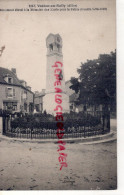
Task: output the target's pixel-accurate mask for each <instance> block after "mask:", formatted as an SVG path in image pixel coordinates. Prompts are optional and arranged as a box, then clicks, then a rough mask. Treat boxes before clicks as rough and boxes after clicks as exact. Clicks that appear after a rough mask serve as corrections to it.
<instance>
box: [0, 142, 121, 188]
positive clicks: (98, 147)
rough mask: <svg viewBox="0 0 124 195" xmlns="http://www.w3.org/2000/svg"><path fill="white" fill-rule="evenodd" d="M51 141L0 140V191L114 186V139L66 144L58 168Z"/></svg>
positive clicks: (54, 145) (55, 148) (56, 154)
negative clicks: (64, 163) (64, 159)
mask: <svg viewBox="0 0 124 195" xmlns="http://www.w3.org/2000/svg"><path fill="white" fill-rule="evenodd" d="M57 149H58V145H57V144H54V143H46V144H42V143H26V142H23V143H20V142H10V141H6V140H4V141H3V140H2V141H1V142H0V157H1V158H0V181H1V182H0V190H45V189H46V190H81V189H83V190H90V189H93V190H95V189H97V190H99V189H103V190H105V189H106V190H108V189H109V190H111V189H115V188H116V174H117V173H116V141H113V142H110V143H101V144H92V145H84V144H82V143H77V144H74V143H73V144H66V150H65V151H66V153H67V155H68V156H67V163H68V167H64V168H63V169H62V171H60V170H59V167H60V165H59V162H58V156H59V155H58V152H57Z"/></svg>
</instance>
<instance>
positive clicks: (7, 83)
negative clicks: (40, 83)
mask: <svg viewBox="0 0 124 195" xmlns="http://www.w3.org/2000/svg"><path fill="white" fill-rule="evenodd" d="M33 104H34V94H33V92H32V91H31V87H29V86H27V83H26V82H25V81H24V80H19V79H18V77H17V75H16V69H14V68H12V69H11V70H8V69H6V68H2V67H0V109H2V110H9V111H11V112H12V113H15V112H16V113H18V112H22V113H32V112H33V107H34V105H33Z"/></svg>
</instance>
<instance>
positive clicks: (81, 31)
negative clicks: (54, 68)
mask: <svg viewBox="0 0 124 195" xmlns="http://www.w3.org/2000/svg"><path fill="white" fill-rule="evenodd" d="M31 2H32V3H34V1H30V4H31ZM56 2H57V3H58V1H54V0H52V1H51V2H50V1H46V2H45V1H35V4H37V3H38V4H46V3H47V4H48V3H51V4H54V3H55V4H56ZM74 2H75V1H73V0H72V1H68V0H66V1H59V4H70V3H73V4H75V3H74ZM28 4H29V1H28V0H25V1H24V0H23V1H20V0H19V1H18V2H17V1H14V0H10V1H2V0H1V1H0V8H4V9H5V8H28ZM77 5H78V7H79V8H101V7H102V8H103V7H105V8H106V7H107V11H80V12H77V11H70V12H64V11H63V12H62V11H61V12H60V11H59V12H55V11H53V12H37V11H36V12H31V11H30V12H24V11H23V12H6V11H3V12H0V48H1V47H2V46H3V45H5V50H4V51H3V53H2V56H1V57H0V67H4V68H8V69H11V68H16V71H17V76H18V78H19V79H23V80H25V81H26V82H27V84H28V85H29V86H31V88H32V90H33V91H41V90H42V89H45V88H46V76H47V75H46V60H47V59H46V58H47V57H46V51H47V49H46V37H47V36H48V35H49V33H53V34H58V33H59V34H60V36H61V37H62V40H63V48H62V52H63V62H64V74H65V80H66V81H67V80H69V79H70V78H71V77H77V76H78V74H77V68H80V65H81V62H86V60H87V59H96V58H98V56H99V54H103V53H110V52H111V51H114V50H115V49H116V30H115V29H116V26H115V22H116V14H115V0H87V1H85V0H82V1H78V0H77Z"/></svg>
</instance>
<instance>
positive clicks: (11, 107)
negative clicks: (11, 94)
mask: <svg viewBox="0 0 124 195" xmlns="http://www.w3.org/2000/svg"><path fill="white" fill-rule="evenodd" d="M3 109H4V110H12V111H16V110H17V102H3Z"/></svg>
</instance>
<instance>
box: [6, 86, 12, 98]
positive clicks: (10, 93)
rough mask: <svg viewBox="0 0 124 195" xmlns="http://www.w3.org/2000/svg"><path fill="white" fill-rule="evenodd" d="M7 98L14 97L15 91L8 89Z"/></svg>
mask: <svg viewBox="0 0 124 195" xmlns="http://www.w3.org/2000/svg"><path fill="white" fill-rule="evenodd" d="M7 97H13V89H12V88H9V87H8V91H7Z"/></svg>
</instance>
